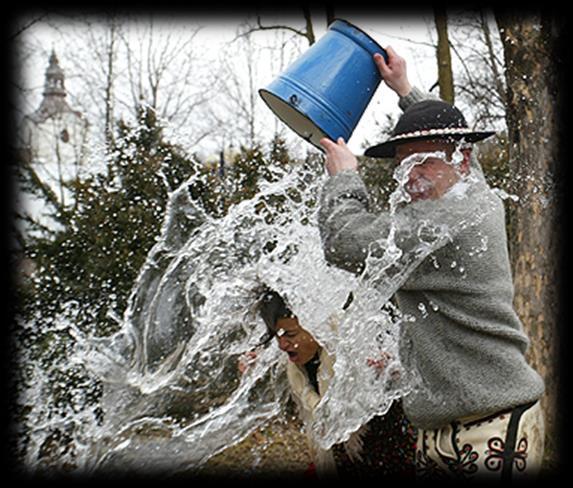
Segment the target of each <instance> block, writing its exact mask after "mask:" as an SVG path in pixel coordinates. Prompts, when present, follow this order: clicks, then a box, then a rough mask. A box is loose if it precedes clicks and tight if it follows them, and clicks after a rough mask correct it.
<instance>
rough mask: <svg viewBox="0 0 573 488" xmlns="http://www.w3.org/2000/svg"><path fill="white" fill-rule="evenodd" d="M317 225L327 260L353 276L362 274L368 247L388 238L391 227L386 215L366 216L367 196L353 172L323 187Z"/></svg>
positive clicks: (347, 172) (331, 179)
mask: <svg viewBox="0 0 573 488" xmlns="http://www.w3.org/2000/svg"><path fill="white" fill-rule="evenodd" d="M318 221H319V229H320V235H321V239H322V244H323V248H324V254H325V257H326V260H327V261H328V262H330V263H331V264H334V265H336V266H338V267H340V268H342V269H345V270H347V271H351V272H353V273H356V274H359V273H361V272H362V270H363V267H364V262H365V260H366V257H367V256H368V251H369V246H370V245H371V244H372V243H374V242H376V241H378V240H380V239H381V238H385V237H387V236H388V233H389V230H390V225H391V220H390V217H389V215H388V214H387V213H381V214H378V215H375V214H372V213H370V212H368V192H367V190H366V187H365V185H364V182H363V181H362V179H361V178H360V176H359V175H358V173H357V172H355V171H352V170H346V171H342V172H340V173H338V174H336V175H335V176H332V177H330V178H329V179H328V181H327V182H326V183H325V185H324V187H323V191H322V194H321V202H320V209H319V215H318Z"/></svg>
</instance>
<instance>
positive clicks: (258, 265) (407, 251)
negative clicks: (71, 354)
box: [75, 154, 493, 472]
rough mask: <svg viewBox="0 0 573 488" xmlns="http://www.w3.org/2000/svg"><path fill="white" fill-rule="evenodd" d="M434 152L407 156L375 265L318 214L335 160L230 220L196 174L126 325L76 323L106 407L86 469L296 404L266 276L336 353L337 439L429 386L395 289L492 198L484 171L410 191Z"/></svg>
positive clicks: (326, 439)
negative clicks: (271, 334)
mask: <svg viewBox="0 0 573 488" xmlns="http://www.w3.org/2000/svg"><path fill="white" fill-rule="evenodd" d="M428 156H440V155H439V154H438V155H436V154H426V155H422V157H421V158H420V156H419V155H417V156H416V157H411V158H407V159H406V160H405V161H403V162H402V164H401V165H400V166H399V167H398V168H397V169H396V172H395V175H394V177H395V179H396V180H397V181H398V188H397V189H396V191H395V192H394V193H393V194H392V196H391V197H390V216H391V225H390V229H389V233H388V234H387V235H386V236H385V237H384V238H381V239H379V240H378V241H377V242H374V243H372V244H371V246H370V249H369V253H368V258H367V260H366V267H365V270H364V272H363V273H362V274H361V275H360V276H355V275H353V274H351V273H349V272H346V271H343V270H340V269H338V268H335V267H334V266H331V265H329V264H328V263H327V262H326V261H325V258H324V254H323V251H322V244H321V240H320V235H319V231H318V226H317V200H318V196H319V194H320V189H321V187H322V185H323V183H324V181H325V178H326V176H325V175H324V173H323V171H322V170H321V169H318V170H317V169H316V168H308V167H303V166H300V167H296V168H290V169H289V170H288V171H287V170H278V169H277V170H276V172H275V173H276V174H277V175H278V176H280V178H278V181H274V182H266V183H264V184H262V185H261V186H260V191H259V192H258V194H257V195H256V196H255V197H254V198H252V199H250V200H247V201H243V202H241V203H239V204H237V205H235V206H233V207H231V208H230V209H229V212H228V214H227V215H225V216H224V217H221V218H213V217H210V216H209V215H208V214H207V213H206V212H205V211H204V209H203V208H202V207H201V206H200V204H199V203H198V202H197V201H196V200H194V199H193V196H192V191H190V188H192V187H193V184H194V178H191V179H190V180H189V181H187V182H185V183H184V184H183V185H181V187H180V188H179V189H177V190H176V191H175V192H173V193H172V194H171V195H170V198H169V204H168V207H167V212H166V216H165V221H164V224H163V228H162V233H161V238H160V239H159V241H158V243H157V244H156V245H155V246H154V247H153V249H152V250H151V251H150V253H149V255H148V257H147V260H146V262H145V264H144V266H143V268H142V270H141V272H140V274H139V277H138V279H137V280H136V283H135V284H134V288H133V292H132V295H131V298H130V300H129V305H128V307H127V310H126V311H125V314H124V316H123V318H122V320H121V328H120V330H119V332H117V333H116V334H114V335H113V336H111V337H106V338H99V339H96V338H93V337H85V336H82V335H81V334H79V332H78V334H77V340H78V347H77V350H76V354H75V358H76V360H77V361H78V362H79V363H82V364H84V365H86V366H87V367H88V368H89V370H90V371H91V372H92V374H94V375H95V376H96V377H97V378H99V379H100V380H101V381H102V382H103V384H104V394H103V398H102V402H101V406H102V410H103V418H104V420H103V423H102V424H98V425H97V426H93V427H92V428H90V429H87V430H85V431H84V438H82V439H81V446H80V448H79V451H80V453H79V456H78V458H79V459H81V460H82V463H81V464H82V465H81V466H80V469H81V470H87V471H94V470H102V469H103V470H106V469H114V468H116V469H120V470H124V469H127V468H129V469H137V470H144V469H151V470H157V469H161V470H166V471H169V472H177V471H180V470H189V469H193V468H196V467H199V466H201V465H202V464H204V463H205V462H206V461H207V460H208V459H209V458H211V457H212V456H213V455H215V454H217V453H219V452H221V451H222V450H224V449H225V448H227V447H229V446H231V445H233V444H235V443H237V442H239V441H241V440H242V439H244V438H245V437H246V436H247V435H248V434H249V433H251V432H253V431H254V430H255V429H257V428H258V427H260V426H261V425H263V424H264V423H265V422H267V421H269V420H270V419H272V418H275V417H277V416H280V415H284V412H285V406H286V404H287V399H288V397H289V387H288V384H287V380H286V375H285V366H286V361H287V358H286V355H284V354H281V352H280V351H279V349H278V347H276V345H275V343H274V342H270V343H268V344H266V345H264V346H262V345H261V342H262V340H263V339H264V337H265V335H266V328H265V326H264V323H263V322H262V320H261V319H260V318H259V317H258V315H257V313H256V305H257V303H258V301H259V300H260V298H261V296H262V293H263V292H264V289H265V287H271V288H273V289H274V290H276V291H277V292H279V293H280V294H281V295H282V296H283V297H284V298H285V301H286V302H287V304H288V305H289V307H290V308H291V309H292V310H293V312H294V313H295V315H297V317H298V318H299V321H300V323H301V325H302V326H303V327H304V328H306V329H307V330H308V331H309V332H311V333H312V334H313V336H314V337H315V338H316V339H317V341H318V342H319V343H320V344H321V345H322V346H323V347H325V348H326V349H327V351H328V352H329V353H330V354H332V355H333V356H334V357H335V359H336V360H335V364H334V377H333V378H332V379H331V381H330V385H329V388H328V391H327V392H326V394H325V395H324V397H323V398H322V400H321V402H320V403H319V405H318V407H317V410H316V416H315V418H314V420H313V422H312V423H311V425H308V426H307V430H308V432H309V433H310V434H311V435H312V436H314V438H315V440H316V441H317V442H318V443H319V444H320V445H321V446H322V447H325V448H328V447H330V446H331V445H332V444H334V443H337V442H341V441H344V440H346V439H348V437H349V436H350V434H351V433H352V432H353V431H355V430H356V429H357V428H359V427H360V426H361V425H362V424H364V423H365V422H367V421H368V420H369V419H370V418H372V417H373V416H375V415H380V414H384V413H385V412H386V411H387V410H388V409H389V408H390V406H391V404H392V402H393V401H394V400H395V399H396V398H399V397H401V396H403V395H406V394H408V393H409V392H410V391H412V389H413V388H418V387H420V386H419V384H418V382H417V373H416V371H415V370H412V369H409V368H408V367H407V366H406V365H404V364H402V362H401V359H400V350H399V344H400V330H401V328H400V325H401V323H402V321H404V320H408V318H407V317H404V316H402V315H401V314H400V312H399V311H398V310H397V309H396V308H395V307H394V306H393V305H392V303H391V298H392V295H393V294H394V292H395V291H396V290H397V289H398V288H399V287H400V285H401V284H402V283H403V282H404V280H405V279H406V278H407V276H408V275H409V274H410V273H411V272H412V270H413V269H414V268H415V267H416V266H417V265H418V264H419V263H420V262H421V261H422V260H424V259H426V258H427V257H428V256H429V255H430V254H431V253H432V252H433V251H434V250H435V249H437V248H438V247H440V246H442V245H444V244H445V243H447V242H448V241H449V240H451V239H452V238H453V236H454V235H455V234H456V233H457V232H459V231H460V230H461V229H463V228H464V227H466V226H468V225H476V224H478V223H479V221H480V219H481V218H483V217H484V216H485V215H486V214H487V211H488V208H489V207H491V205H489V206H488V199H489V198H493V194H492V193H491V191H489V189H488V188H487V185H485V182H484V181H483V176H482V175H480V174H479V173H478V175H477V176H471V177H469V178H466V179H465V180H464V181H463V182H460V183H459V184H458V185H456V186H455V187H454V188H453V189H452V190H451V191H450V192H448V194H447V195H446V196H445V197H444V198H442V199H440V200H437V201H420V202H415V203H410V202H409V195H408V193H407V192H406V191H405V184H406V182H407V179H408V174H409V171H410V170H411V168H412V167H414V166H415V165H416V164H421V162H423V161H424V158H425V157H428ZM454 163H455V161H454ZM454 163H453V164H454ZM468 202H470V203H471V204H469V203H468ZM350 294H352V296H353V301H352V303H351V305H350V306H349V307H348V308H346V309H345V310H343V306H344V304H345V303H346V302H347V300H348V297H349V295H350ZM254 349H257V351H258V353H259V354H258V358H257V361H256V362H255V364H254V366H253V367H252V368H250V369H249V370H248V371H247V373H246V374H244V375H241V374H240V373H239V371H238V368H237V362H238V359H239V357H240V356H241V355H242V354H244V353H246V352H248V351H252V350H254ZM383 354H385V355H389V356H386V357H390V358H391V360H390V362H389V363H388V365H387V367H386V368H385V370H384V371H383V373H382V374H381V373H380V372H379V371H377V370H375V369H373V368H372V367H371V366H370V365H369V359H376V358H378V357H380V356H381V355H383Z"/></svg>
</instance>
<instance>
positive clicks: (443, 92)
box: [434, 7, 454, 104]
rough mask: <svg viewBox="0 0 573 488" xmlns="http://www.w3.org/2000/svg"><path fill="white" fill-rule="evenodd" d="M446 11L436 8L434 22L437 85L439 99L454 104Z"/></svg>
mask: <svg viewBox="0 0 573 488" xmlns="http://www.w3.org/2000/svg"><path fill="white" fill-rule="evenodd" d="M447 19H448V18H447V15H446V10H445V9H442V8H439V7H436V8H435V9H434V20H435V22H436V30H437V32H438V52H437V57H438V84H439V86H440V98H441V99H442V100H445V101H446V102H449V103H451V104H453V103H454V77H453V75H452V58H451V55H450V42H449V40H448V20H447Z"/></svg>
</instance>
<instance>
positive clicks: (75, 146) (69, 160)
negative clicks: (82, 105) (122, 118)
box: [20, 51, 88, 206]
mask: <svg viewBox="0 0 573 488" xmlns="http://www.w3.org/2000/svg"><path fill="white" fill-rule="evenodd" d="M66 97H67V92H66V87H65V76H64V71H63V70H62V68H61V67H60V64H59V61H58V58H57V56H56V53H55V52H54V51H52V54H51V56H50V59H49V64H48V68H47V70H46V76H45V82H44V92H43V99H42V102H41V103H40V106H39V107H38V109H37V110H36V111H35V112H33V113H32V114H29V115H26V116H25V117H24V121H23V126H22V130H21V134H20V135H21V137H22V139H23V140H22V141H21V146H24V148H25V154H26V158H27V160H28V163H29V164H30V165H31V167H32V168H33V170H34V171H35V172H36V173H37V175H38V177H39V178H40V179H41V180H42V181H43V182H44V184H47V185H49V187H50V188H51V189H52V190H53V191H54V193H55V194H56V196H57V197H58V198H59V200H60V204H62V205H64V206H65V205H67V204H69V203H71V202H67V201H66V195H65V193H66V192H65V189H64V183H65V182H66V181H68V180H71V179H73V178H76V177H77V176H78V175H79V173H80V171H81V169H82V166H83V165H84V163H85V159H86V143H87V136H88V122H87V120H86V118H85V117H84V116H83V115H82V114H81V113H80V112H78V111H76V110H73V109H72V108H71V107H70V106H69V104H68V102H67V100H66Z"/></svg>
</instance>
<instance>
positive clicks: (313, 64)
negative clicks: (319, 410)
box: [259, 20, 388, 150]
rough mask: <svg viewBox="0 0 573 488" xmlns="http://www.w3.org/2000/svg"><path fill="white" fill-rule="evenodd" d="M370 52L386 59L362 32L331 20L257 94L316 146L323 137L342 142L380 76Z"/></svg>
mask: <svg viewBox="0 0 573 488" xmlns="http://www.w3.org/2000/svg"><path fill="white" fill-rule="evenodd" d="M374 53H380V54H382V55H383V56H384V58H385V59H388V58H387V54H386V51H385V50H384V49H383V48H382V47H380V45H378V43H376V42H375V41H374V40H372V38H371V37H370V36H368V34H366V33H365V32H363V31H362V30H360V29H359V28H357V27H356V26H354V25H352V24H351V23H349V22H347V21H345V20H335V21H334V22H333V23H332V24H330V27H329V29H328V31H327V32H326V34H325V35H324V36H322V37H321V38H320V39H319V40H318V41H317V42H316V43H315V44H313V45H312V46H311V47H310V48H309V49H308V50H307V51H305V53H304V54H303V55H302V56H301V57H300V58H298V59H297V60H296V61H295V62H294V63H293V64H292V65H290V66H289V67H288V68H287V69H286V71H285V72H284V73H282V74H281V75H279V76H278V77H277V78H276V79H275V80H274V81H272V82H271V83H270V84H269V85H268V86H267V87H266V88H262V89H260V90H259V94H260V95H261V97H262V99H263V100H264V101H265V103H266V104H267V105H268V106H269V108H270V109H271V110H272V111H273V112H274V113H275V115H276V116H277V117H278V118H279V119H281V120H282V121H283V122H284V123H285V124H286V125H287V126H289V127H290V128H291V129H292V130H294V131H295V132H296V133H297V134H298V135H300V136H301V137H302V138H303V139H306V140H307V141H309V142H310V143H311V144H313V145H315V146H316V147H318V148H319V149H321V150H322V147H321V146H320V144H319V142H318V141H319V140H320V139H322V138H323V137H328V138H330V139H332V140H333V141H336V140H337V139H338V138H339V137H343V138H344V140H345V141H348V140H349V139H350V136H351V135H352V133H353V132H354V129H355V128H356V125H357V124H358V122H359V120H360V118H361V117H362V114H363V113H364V111H365V110H366V107H367V106H368V104H369V103H370V100H371V99H372V96H373V95H374V92H375V91H376V89H377V88H378V85H379V84H380V81H381V80H382V77H381V76H380V72H379V71H378V68H377V66H376V64H375V63H374V60H373V58H372V56H373V54H374Z"/></svg>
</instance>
